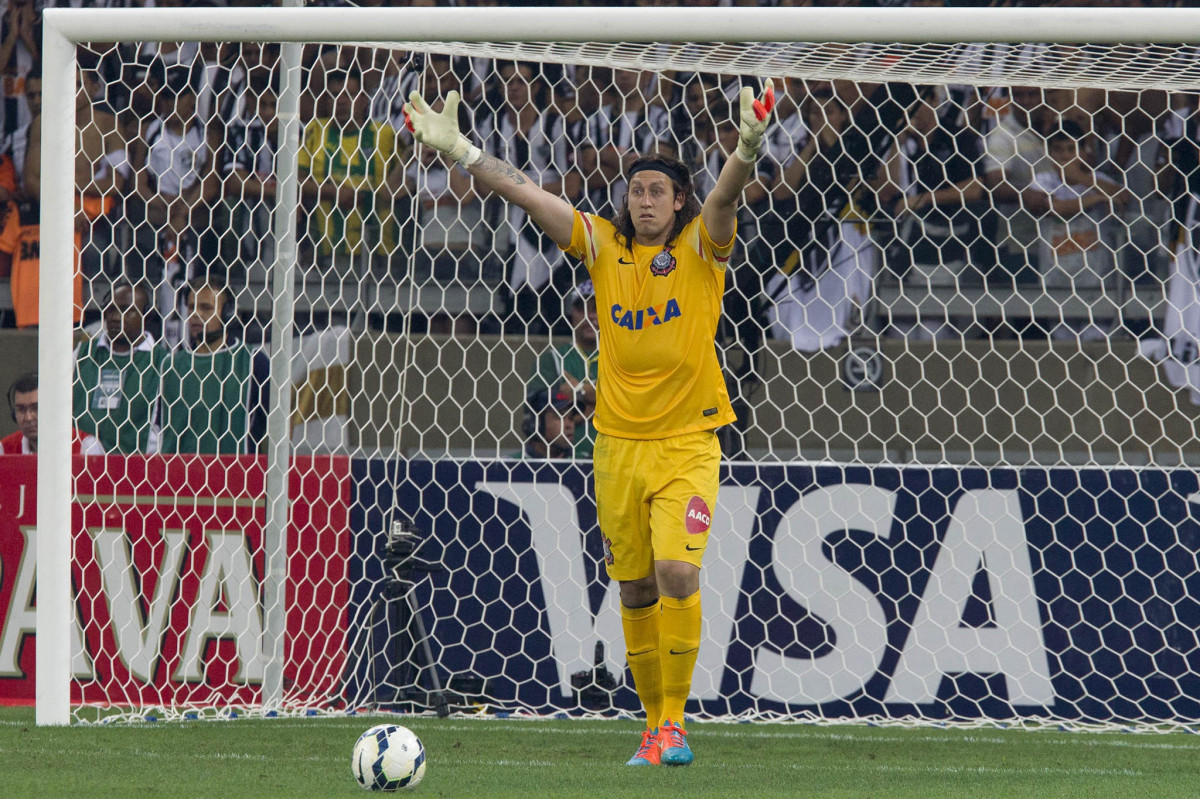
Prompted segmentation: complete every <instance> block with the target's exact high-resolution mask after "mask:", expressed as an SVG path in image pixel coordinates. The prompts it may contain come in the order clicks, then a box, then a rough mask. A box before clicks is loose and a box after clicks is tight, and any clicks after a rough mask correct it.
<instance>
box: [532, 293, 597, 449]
mask: <svg viewBox="0 0 1200 799" xmlns="http://www.w3.org/2000/svg"><path fill="white" fill-rule="evenodd" d="M568 302H569V312H568V315H569V318H570V323H571V340H570V341H569V342H567V343H565V344H560V345H558V346H556V347H550V348H549V349H547V350H546V351H545V352H543V353H542V354H541V356H539V357H538V361H537V366H536V368H535V369H534V372H533V375H532V376H531V377H530V378H529V382H528V383H526V385H525V396H526V398H532V397H533V396H534V395H536V394H537V393H538V392H542V393H546V392H552V393H555V394H560V395H568V396H570V395H574V399H575V406H576V409H577V411H578V412H579V417H580V418H579V422H580V424H578V425H577V426H576V427H575V432H574V436H575V438H574V439H573V440H574V442H575V457H576V458H581V459H583V460H588V459H590V458H591V457H592V446H593V444H594V442H595V440H596V433H595V428H593V427H592V413H593V411H594V410H595V408H596V378H597V376H598V371H599V366H600V352H599V349H598V347H597V343H596V331H597V329H598V328H599V326H600V325H599V320H598V318H597V316H596V297H595V292H594V290H593V288H592V281H590V280H585V281H583V282H582V283H580V284H579V285H578V286H576V287H575V288H574V289H572V290H571V295H570V297H569V299H568Z"/></svg>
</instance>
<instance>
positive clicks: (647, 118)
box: [600, 69, 675, 204]
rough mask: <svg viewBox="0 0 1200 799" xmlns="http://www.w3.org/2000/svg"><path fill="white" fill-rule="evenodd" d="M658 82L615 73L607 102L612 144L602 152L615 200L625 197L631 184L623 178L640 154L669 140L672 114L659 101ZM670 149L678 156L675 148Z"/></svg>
mask: <svg viewBox="0 0 1200 799" xmlns="http://www.w3.org/2000/svg"><path fill="white" fill-rule="evenodd" d="M654 81H655V74H654V73H653V72H649V71H637V70H630V69H615V70H613V79H612V84H611V88H610V89H609V95H608V103H607V107H608V114H609V123H608V130H609V141H608V146H607V147H605V148H604V149H603V150H601V153H600V164H601V167H602V168H603V170H604V174H605V176H606V177H607V178H608V182H609V186H610V189H609V193H610V195H611V196H612V197H616V198H621V197H624V196H625V193H626V189H627V188H628V184H627V183H626V181H625V178H624V177H623V176H624V175H625V174H626V170H627V169H628V168H629V167H630V166H631V165H632V164H633V162H634V160H636V159H637V157H638V154H639V153H652V152H655V151H657V150H658V149H659V148H660V147H661V146H662V145H663V143H664V142H666V141H667V131H668V130H669V128H670V114H669V113H668V112H667V110H666V109H665V108H663V107H662V105H660V104H659V103H657V102H655V100H657V95H656V93H655V91H654ZM666 149H667V150H668V151H669V154H671V155H674V152H675V151H674V147H672V146H669V145H668V146H667V148H666ZM614 204H616V203H614Z"/></svg>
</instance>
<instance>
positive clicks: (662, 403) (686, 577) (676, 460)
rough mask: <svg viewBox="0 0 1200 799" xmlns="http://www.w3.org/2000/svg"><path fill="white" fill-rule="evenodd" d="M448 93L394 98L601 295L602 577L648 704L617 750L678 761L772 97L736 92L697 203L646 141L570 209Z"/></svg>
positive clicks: (683, 752)
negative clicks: (723, 323)
mask: <svg viewBox="0 0 1200 799" xmlns="http://www.w3.org/2000/svg"><path fill="white" fill-rule="evenodd" d="M458 103H459V96H458V93H457V92H453V91H452V92H450V93H449V94H448V95H447V96H446V99H445V104H444V107H443V109H442V111H441V112H440V113H439V112H435V111H434V110H433V109H432V108H431V107H430V106H429V104H428V103H426V102H425V100H424V99H423V98H422V97H421V96H420V95H419V94H417V93H413V95H412V96H411V98H410V102H409V103H406V104H405V106H404V113H405V116H406V123H407V125H408V127H409V129H410V130H411V131H412V132H413V135H414V137H415V138H416V140H417V141H418V142H420V143H421V144H424V145H425V146H427V147H433V148H434V149H436V150H438V151H439V152H441V153H444V154H446V155H448V156H449V157H450V158H452V159H454V160H455V161H457V162H458V163H459V164H460V165H462V167H463V168H465V169H466V170H467V172H469V173H470V174H471V176H472V177H473V178H474V180H475V182H476V184H478V185H479V186H482V187H485V188H487V189H489V190H491V191H492V192H495V193H496V194H498V195H500V196H501V197H503V198H504V199H505V200H508V201H509V202H513V203H516V204H517V205H519V206H520V207H521V208H523V209H524V210H525V212H526V213H527V214H529V218H530V219H532V220H533V221H534V223H536V224H537V225H538V226H539V227H540V228H541V229H542V230H543V231H545V233H546V234H547V235H548V236H549V237H550V238H551V239H553V240H554V241H555V242H556V243H557V244H558V246H559V247H561V248H562V249H563V250H565V251H566V252H567V253H569V254H571V255H573V256H575V257H577V258H579V259H581V260H582V261H583V262H584V264H586V266H587V269H588V272H589V273H590V276H591V279H592V283H593V284H594V286H595V292H596V301H597V307H598V308H599V310H600V369H599V376H600V377H599V385H598V387H597V392H596V412H595V426H596V430H597V432H598V435H597V440H596V446H595V452H594V466H595V481H596V506H597V517H598V521H599V526H600V532H601V535H602V536H603V539H604V554H605V559H606V561H607V565H608V574H609V577H610V578H612V579H614V580H617V581H618V583H619V584H620V595H621V617H622V626H623V629H624V632H625V647H626V650H627V651H626V657H627V659H628V662H629V668H630V671H631V673H632V674H633V679H634V685H635V687H636V689H637V693H638V697H639V698H640V699H641V702H642V705H643V706H644V707H645V709H646V727H647V729H646V731H645V733H644V734H643V735H642V742H641V745H640V746H639V747H638V750H637V753H636V754H635V755H634V756H633V757H632V758H631V759H630V760H629V765H658V764H659V763H662V764H663V765H673V766H683V765H687V764H689V763H691V762H692V759H693V754H692V750H691V747H690V746H689V745H688V742H687V733H686V732H685V731H684V727H683V711H684V703H685V702H686V700H687V698H688V694H689V693H690V692H691V684H692V672H693V670H694V669H695V665H696V654H697V652H698V650H699V647H700V562H701V559H702V557H703V554H704V549H705V546H706V544H707V543H708V535H709V531H710V529H711V527H712V516H713V510H714V507H715V505H716V500H717V485H718V469H719V466H720V460H721V450H720V447H719V445H718V443H717V437H716V435H715V434H714V431H715V429H716V428H718V427H720V426H722V425H726V424H730V423H731V422H733V421H734V420H735V417H734V413H733V408H732V407H731V406H730V404H729V396H728V394H727V392H726V390H725V380H724V378H723V376H722V374H721V367H720V364H719V363H718V361H717V354H716V347H715V346H714V343H713V342H714V339H715V336H716V331H717V321H718V318H719V317H720V313H721V297H722V293H723V290H724V286H725V268H726V265H727V264H728V263H729V257H730V254H731V253H732V251H733V245H734V234H735V232H736V230H737V209H738V203H739V202H740V200H741V196H742V190H743V189H744V188H745V186H746V183H747V182H748V181H749V180H750V179H751V177H752V176H753V175H754V162H755V159H756V157H757V155H758V150H759V147H760V146H761V144H762V137H763V133H764V131H765V130H766V128H767V124H768V122H769V121H770V117H771V109H772V108H773V106H774V104H775V93H774V89H773V85H772V83H771V81H769V80H768V81H767V82H766V87H765V91H764V94H763V97H762V99H761V100H756V99H755V98H754V93H753V92H752V91H751V89H749V88H743V89H742V92H741V128H740V137H739V140H738V145H737V151H736V152H735V153H734V154H733V155H732V156H731V157H729V158H728V159H726V161H725V164H724V166H723V167H722V169H721V174H720V176H719V177H718V178H717V182H716V185H715V186H714V187H713V189H712V191H711V192H710V193H709V195H708V197H706V198H705V199H704V201H703V204H701V201H700V200H699V199H698V198H697V197H696V195H695V184H694V181H693V179H692V175H691V174H690V173H689V172H688V170H687V168H686V167H685V166H684V165H683V164H682V163H680V162H679V161H677V160H675V159H673V158H668V157H664V156H660V155H643V156H641V157H640V158H638V159H637V160H635V161H634V162H633V163H632V165H631V166H630V167H629V168H628V170H627V173H626V178H627V179H628V184H629V187H628V193H627V195H626V197H625V198H624V200H625V202H624V203H623V204H622V207H621V210H620V212H619V213H618V214H617V216H616V217H615V218H614V219H613V220H612V221H609V220H605V219H601V218H599V217H597V216H594V215H592V214H586V213H583V212H581V211H576V210H575V209H574V208H572V207H571V206H570V205H569V204H568V203H567V202H566V201H565V200H563V199H562V198H561V197H557V196H554V195H552V194H550V193H548V192H545V191H543V190H542V189H541V188H539V187H538V186H537V185H535V184H534V183H533V182H531V181H530V179H529V178H528V177H526V176H525V175H524V174H522V173H521V172H520V171H519V170H517V169H516V168H515V167H513V166H512V165H510V164H507V163H504V162H503V161H500V160H498V159H496V158H494V157H492V156H490V155H487V154H484V153H482V152H481V151H480V149H479V148H478V147H476V146H475V145H474V144H472V143H471V142H470V141H469V140H468V139H467V138H466V136H464V135H463V134H462V133H461V132H460V131H459V129H458Z"/></svg>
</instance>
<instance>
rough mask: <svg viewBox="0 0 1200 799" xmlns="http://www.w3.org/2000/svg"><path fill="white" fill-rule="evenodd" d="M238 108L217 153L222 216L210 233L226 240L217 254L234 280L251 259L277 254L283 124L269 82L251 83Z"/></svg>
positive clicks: (226, 124) (265, 260)
mask: <svg viewBox="0 0 1200 799" xmlns="http://www.w3.org/2000/svg"><path fill="white" fill-rule="evenodd" d="M234 108H235V113H234V116H233V117H231V118H228V119H225V120H223V127H224V129H225V136H224V138H223V140H222V142H221V150H220V152H219V153H218V154H217V164H218V167H217V168H218V170H219V171H220V174H221V183H222V186H223V189H222V192H221V194H222V196H223V198H224V202H223V204H222V206H221V210H220V211H219V216H220V217H222V221H219V222H217V224H216V225H215V226H214V227H215V230H213V231H212V232H211V233H210V234H209V236H211V237H213V238H217V239H219V240H220V244H219V245H216V246H215V249H216V257H217V260H219V262H220V264H221V267H222V268H221V270H220V271H223V272H224V273H225V275H226V278H227V279H228V280H230V281H236V280H237V279H238V278H243V279H244V277H245V275H244V271H245V270H244V266H245V265H246V264H252V263H255V262H261V263H268V262H270V260H271V259H272V257H273V254H274V241H273V239H272V237H271V218H270V217H271V211H272V210H273V209H274V207H275V187H276V183H275V142H276V130H277V128H278V121H277V118H276V113H275V111H276V96H275V92H274V90H273V89H272V87H271V86H269V85H268V86H256V85H250V86H248V87H246V90H245V92H244V93H243V94H242V95H241V98H240V100H239V102H238V103H237V104H236V105H235V106H234ZM225 220H227V221H225ZM204 238H206V239H207V238H208V236H205V237H204ZM210 246H211V245H208V244H205V245H204V246H203V247H202V249H204V250H208V249H209V247H210ZM235 271H236V273H237V274H236V275H235Z"/></svg>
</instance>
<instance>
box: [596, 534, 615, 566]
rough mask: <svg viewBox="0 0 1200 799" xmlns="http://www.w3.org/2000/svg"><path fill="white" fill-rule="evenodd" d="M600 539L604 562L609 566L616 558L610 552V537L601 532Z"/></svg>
mask: <svg viewBox="0 0 1200 799" xmlns="http://www.w3.org/2000/svg"><path fill="white" fill-rule="evenodd" d="M600 540H601V541H602V542H603V543H604V562H605V563H607V564H608V565H609V566H611V565H613V562H614V561H615V560H616V559H615V558H614V557H613V553H612V539H611V538H609V537H608V536H606V535H604V534H601V535H600Z"/></svg>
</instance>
